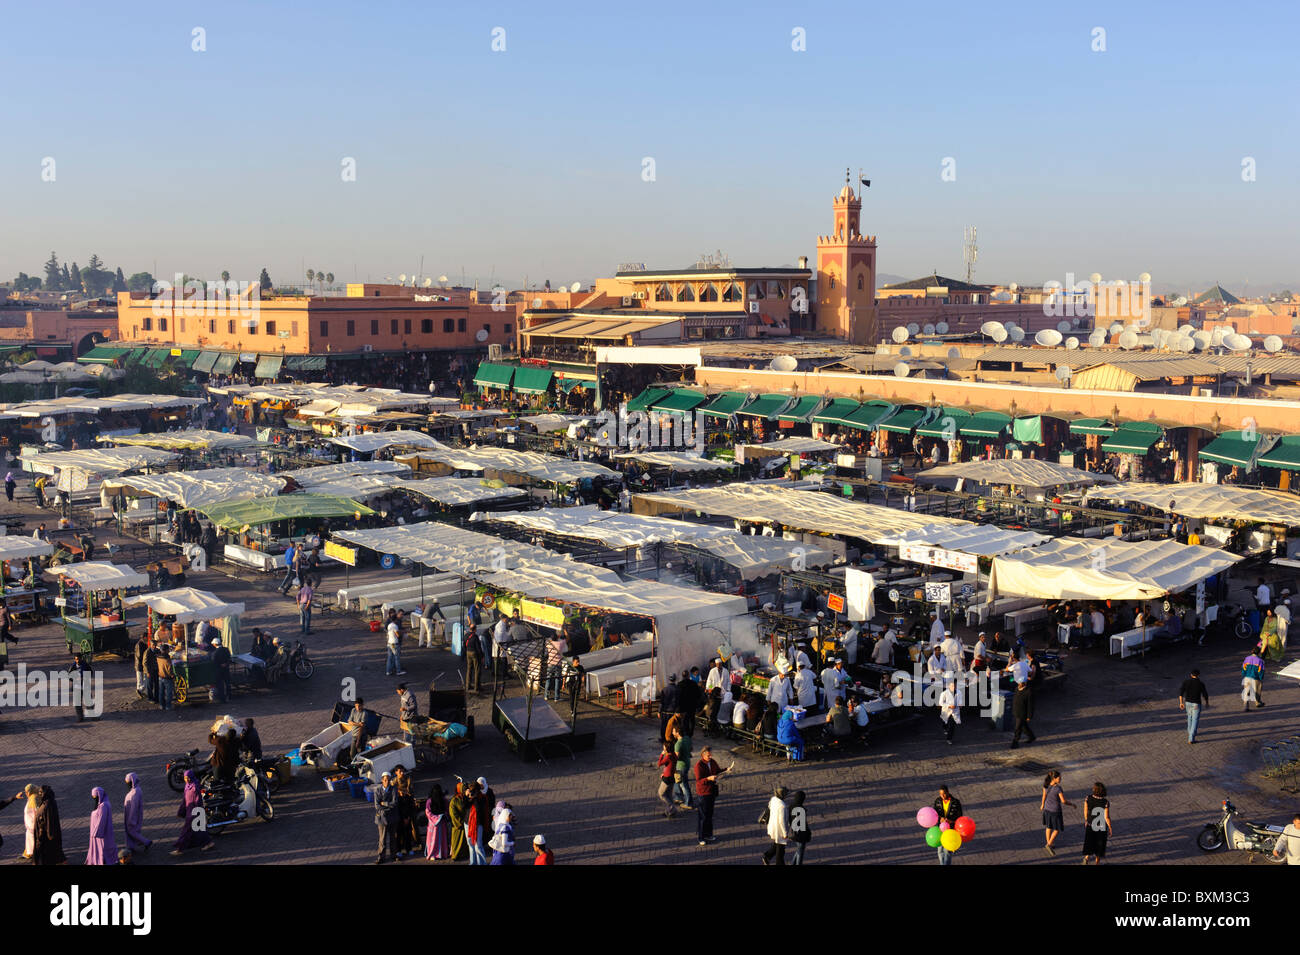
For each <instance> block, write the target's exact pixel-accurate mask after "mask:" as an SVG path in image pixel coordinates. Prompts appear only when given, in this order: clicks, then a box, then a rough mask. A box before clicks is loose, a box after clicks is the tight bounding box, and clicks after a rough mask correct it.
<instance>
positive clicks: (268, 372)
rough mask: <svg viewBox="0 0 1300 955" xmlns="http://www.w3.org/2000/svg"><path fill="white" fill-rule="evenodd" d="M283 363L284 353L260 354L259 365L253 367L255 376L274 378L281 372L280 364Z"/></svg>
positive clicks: (258, 357)
mask: <svg viewBox="0 0 1300 955" xmlns="http://www.w3.org/2000/svg"><path fill="white" fill-rule="evenodd" d="M283 364H284V356H283V355H258V356H257V367H256V368H254V369H253V377H254V378H274V377H275V376H276V375H278V374H280V366H281V365H283Z"/></svg>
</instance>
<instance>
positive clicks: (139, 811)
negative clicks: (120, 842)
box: [122, 773, 153, 852]
mask: <svg viewBox="0 0 1300 955" xmlns="http://www.w3.org/2000/svg"><path fill="white" fill-rule="evenodd" d="M122 826H123V828H124V829H126V847H127V848H128V849H130V850H131V851H132V852H148V851H149V847H150V846H151V845H153V840H152V839H146V838H145V837H144V793H142V792H141V791H140V777H138V776H137V775H136V774H135V773H127V774H126V799H125V800H124V801H123V803H122Z"/></svg>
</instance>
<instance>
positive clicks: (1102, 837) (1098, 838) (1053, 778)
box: [1039, 769, 1112, 865]
mask: <svg viewBox="0 0 1300 955" xmlns="http://www.w3.org/2000/svg"><path fill="white" fill-rule="evenodd" d="M1074 805H1075V804H1074V803H1072V802H1070V800H1068V799H1067V798H1066V797H1065V791H1064V790H1063V789H1062V788H1061V773H1060V771H1059V770H1055V769H1054V770H1052V771H1051V772H1049V773H1048V774H1047V777H1046V778H1045V779H1044V780H1043V798H1042V800H1041V802H1040V805H1039V808H1040V809H1041V810H1042V813H1043V838H1044V840H1045V844H1044V845H1043V851H1044V852H1046V853H1047V854H1048V855H1049V856H1054V855H1056V839H1057V837H1058V836H1059V835H1060V834H1061V831H1062V830H1063V829H1064V828H1065V807H1066V806H1074ZM1111 831H1112V830H1111V825H1110V800H1109V799H1108V798H1107V796H1106V787H1105V785H1104V784H1102V783H1100V782H1096V783H1093V784H1092V792H1091V793H1089V794H1088V797H1087V798H1086V799H1085V800H1084V801H1083V864H1084V865H1087V864H1088V860H1090V859H1091V860H1092V863H1093V864H1094V865H1100V864H1101V860H1102V859H1104V858H1105V857H1106V842H1107V840H1108V839H1109V838H1110V835H1111Z"/></svg>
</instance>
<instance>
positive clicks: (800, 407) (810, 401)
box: [776, 395, 822, 424]
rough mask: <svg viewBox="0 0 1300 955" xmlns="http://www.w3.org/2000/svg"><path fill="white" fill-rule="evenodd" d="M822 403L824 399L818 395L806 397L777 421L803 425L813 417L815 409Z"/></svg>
mask: <svg viewBox="0 0 1300 955" xmlns="http://www.w3.org/2000/svg"><path fill="white" fill-rule="evenodd" d="M821 403H822V399H821V398H819V397H817V396H816V395H804V396H803V397H802V398H800V399H799V400H798V401H796V402H795V403H794V405H793V406H792V407H790V408H787V409H786V410H785V411H783V412H781V413H780V414H779V415H777V416H776V419H777V420H778V421H796V422H798V423H800V424H802V423H803V422H805V421H807V420H808V419H809V418H810V417H811V416H812V413H813V409H815V408H816V407H817V406H818V405H819V404H821Z"/></svg>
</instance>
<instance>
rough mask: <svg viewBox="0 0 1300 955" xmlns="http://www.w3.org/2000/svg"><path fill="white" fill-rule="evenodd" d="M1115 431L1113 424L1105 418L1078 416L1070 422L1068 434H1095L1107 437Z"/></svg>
mask: <svg viewBox="0 0 1300 955" xmlns="http://www.w3.org/2000/svg"><path fill="white" fill-rule="evenodd" d="M1114 433H1115V426H1114V425H1113V424H1111V423H1110V422H1109V421H1107V420H1106V419H1105V418H1080V419H1079V420H1078V421H1071V422H1070V434H1097V435H1101V436H1102V437H1105V438H1109V437H1110V436H1111V435H1112V434H1114Z"/></svg>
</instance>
